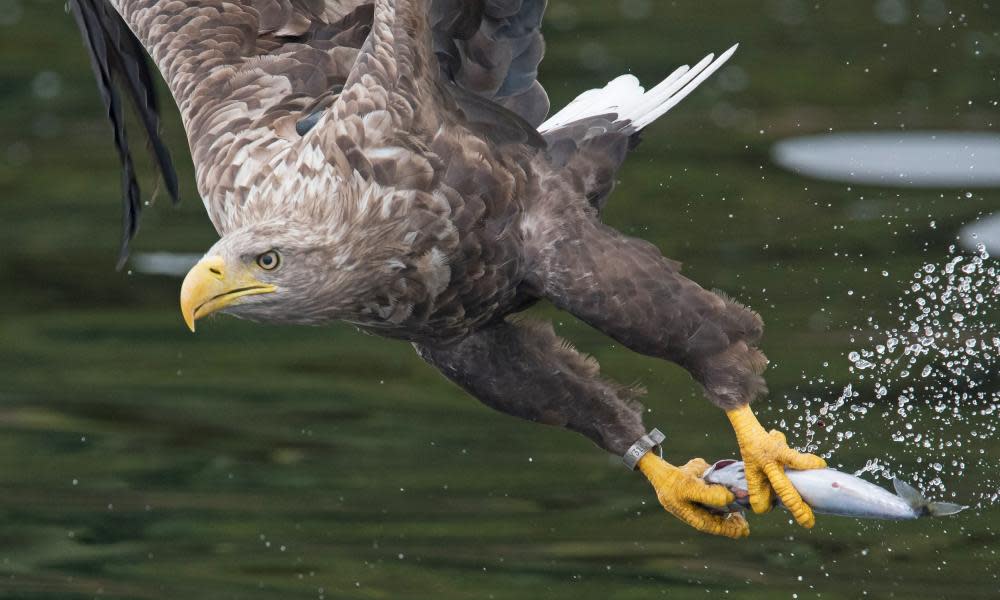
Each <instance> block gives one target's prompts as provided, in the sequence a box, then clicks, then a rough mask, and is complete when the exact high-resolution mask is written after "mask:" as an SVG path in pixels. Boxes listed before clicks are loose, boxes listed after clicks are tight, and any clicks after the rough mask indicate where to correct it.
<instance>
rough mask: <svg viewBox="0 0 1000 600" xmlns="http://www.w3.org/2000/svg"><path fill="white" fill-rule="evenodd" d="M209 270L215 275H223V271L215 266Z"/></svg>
mask: <svg viewBox="0 0 1000 600" xmlns="http://www.w3.org/2000/svg"><path fill="white" fill-rule="evenodd" d="M208 270H209V272H210V273H214V274H215V275H218V276H219V277H222V271H221V270H220V269H217V268H215V267H210V268H209V269H208Z"/></svg>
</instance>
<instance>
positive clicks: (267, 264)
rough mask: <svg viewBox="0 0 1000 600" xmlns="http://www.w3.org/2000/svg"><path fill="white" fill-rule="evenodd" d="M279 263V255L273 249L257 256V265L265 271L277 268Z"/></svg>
mask: <svg viewBox="0 0 1000 600" xmlns="http://www.w3.org/2000/svg"><path fill="white" fill-rule="evenodd" d="M279 264H281V257H280V256H278V253H277V251H275V250H268V251H267V252H265V253H263V254H261V255H260V256H258V257H257V266H258V267H260V268H261V269H264V270H265V271H273V270H275V269H277V268H278V265H279Z"/></svg>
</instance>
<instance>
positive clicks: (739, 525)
mask: <svg viewBox="0 0 1000 600" xmlns="http://www.w3.org/2000/svg"><path fill="white" fill-rule="evenodd" d="M638 466H639V470H640V471H642V474H643V475H645V476H646V479H648V480H649V483H651V484H652V485H653V489H654V490H656V498H657V499H658V500H659V501H660V504H661V505H663V508H665V509H667V511H668V512H670V513H671V514H672V515H674V516H675V517H677V518H678V519H680V520H682V521H684V522H685V523H687V524H688V525H690V526H691V527H694V528H695V529H697V530H698V531H703V532H705V533H711V534H714V535H724V536H726V537H730V538H741V537H746V536H748V535H750V527H749V526H748V525H747V522H746V519H744V518H743V515H742V514H740V513H739V512H734V513H732V514H729V515H722V514H718V513H713V512H711V511H710V510H708V509H707V508H705V507H706V506H718V507H724V506H726V505H728V504H731V503H732V502H733V501H734V498H733V493H732V492H730V491H729V490H727V489H726V488H725V487H723V486H721V485H709V484H707V483H705V481H704V480H703V479H702V478H701V475H702V473H704V472H705V471H706V470H708V466H709V465H708V463H707V462H705V461H704V460H703V459H700V458H695V459H692V460H690V461H688V462H687V464H685V465H684V466H682V467H675V466H674V465H672V464H670V463H668V462H666V461H664V460H663V459H662V458H660V457H659V456H657V455H656V454H655V453H653V452H647V453H646V455H645V456H643V457H642V458H641V459H640V460H639V465H638Z"/></svg>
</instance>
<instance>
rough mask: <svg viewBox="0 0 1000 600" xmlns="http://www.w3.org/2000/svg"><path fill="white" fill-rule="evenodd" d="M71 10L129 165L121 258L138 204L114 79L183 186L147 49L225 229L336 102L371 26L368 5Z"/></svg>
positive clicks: (87, 2) (200, 3) (76, 5)
mask: <svg viewBox="0 0 1000 600" xmlns="http://www.w3.org/2000/svg"><path fill="white" fill-rule="evenodd" d="M109 5H110V6H109ZM71 8H72V9H73V11H74V13H75V14H76V15H77V22H78V24H79V25H80V28H81V30H82V32H83V33H84V38H85V40H86V42H87V47H88V49H89V50H90V52H91V58H92V59H93V60H92V62H93V64H94V68H95V72H97V74H98V76H99V83H100V87H101V89H102V91H103V92H104V97H105V102H106V104H107V106H108V111H109V116H110V117H111V120H112V125H113V126H114V129H115V138H116V141H118V142H119V143H118V146H119V150H120V154H121V156H122V161H123V164H124V165H125V167H126V173H125V182H126V190H127V193H126V198H127V206H126V212H125V216H124V224H125V231H124V239H123V248H122V251H123V257H124V255H125V253H126V252H127V243H128V240H129V239H130V238H131V236H132V235H134V233H135V230H136V227H137V222H138V217H139V207H140V206H141V204H140V203H139V202H138V186H137V185H136V184H135V176H134V172H133V171H132V170H131V168H130V167H131V160H132V159H131V156H130V155H129V151H128V147H127V137H126V135H125V131H124V120H123V118H122V112H121V100H120V97H119V96H118V94H117V93H116V91H115V86H114V82H115V80H118V81H119V82H121V83H122V84H123V85H122V87H123V88H124V90H125V93H126V95H128V96H129V97H131V99H132V100H133V104H134V105H135V107H136V108H137V109H138V112H139V113H140V115H141V116H142V120H143V122H144V124H146V130H147V133H148V134H149V136H150V138H151V140H152V141H153V147H154V149H155V150H156V154H157V156H158V157H159V159H160V160H159V164H160V166H161V169H162V170H163V171H164V174H165V175H166V177H167V180H168V182H172V181H173V178H174V175H173V171H172V167H171V166H170V163H169V159H168V158H164V157H167V154H166V151H165V149H163V145H162V142H161V141H160V140H159V137H158V132H157V130H156V129H157V128H156V125H157V124H158V121H157V119H158V117H157V110H156V104H155V92H154V91H153V89H152V78H151V77H150V75H149V72H148V69H147V68H146V66H145V62H144V61H145V59H144V57H143V55H142V52H141V49H140V46H139V45H140V44H141V45H142V46H144V47H145V49H146V50H147V51H148V52H149V54H150V55H151V56H152V58H153V60H154V62H155V63H156V65H157V67H158V68H159V70H160V72H161V73H162V74H163V77H164V79H165V80H166V82H167V85H168V87H169V88H170V91H171V93H172V94H173V96H174V99H175V100H176V102H177V105H178V107H179V108H180V112H181V117H182V119H183V121H184V128H185V130H186V132H187V135H188V142H189V144H190V147H191V153H192V155H193V159H194V165H195V169H196V173H197V180H198V191H199V193H200V194H201V196H202V198H203V200H204V202H205V205H206V208H207V209H208V214H209V216H210V218H211V219H212V222H213V224H215V226H216V228H217V229H219V230H220V231H221V230H223V229H224V223H223V221H224V219H223V218H222V215H223V214H224V213H225V209H226V206H227V205H228V204H238V203H239V200H240V197H241V194H242V193H243V191H244V190H245V189H247V188H248V187H249V186H252V185H254V183H255V182H256V181H257V180H259V179H260V178H261V177H263V176H265V175H266V168H265V165H266V163H267V160H268V157H270V156H273V155H274V154H275V153H276V152H280V151H281V150H282V149H283V148H284V147H287V146H289V145H291V144H295V143H297V142H298V137H299V136H298V134H297V133H296V131H295V124H296V122H297V121H298V120H299V119H301V118H302V115H303V113H306V112H308V110H309V109H310V108H311V107H314V106H316V105H317V104H321V103H323V102H326V103H327V105H329V104H330V103H332V101H333V97H334V96H333V94H334V92H335V90H336V89H337V86H338V85H339V84H343V82H344V81H346V78H347V75H348V73H349V72H350V69H351V66H352V65H353V63H354V60H355V58H356V57H357V54H358V51H359V48H360V46H361V45H362V44H363V43H364V40H365V37H366V36H367V34H368V29H369V27H370V23H371V7H370V6H365V4H364V3H363V2H362V1H361V0H339V1H337V2H323V1H321V0H320V1H317V0H243V1H235V0H170V1H164V0H71ZM111 8H113V9H114V11H112V10H111ZM133 35H134V37H133ZM168 187H170V188H171V192H172V193H174V189H173V188H174V186H173V185H169V186H168Z"/></svg>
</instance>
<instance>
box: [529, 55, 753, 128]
mask: <svg viewBox="0 0 1000 600" xmlns="http://www.w3.org/2000/svg"><path fill="white" fill-rule="evenodd" d="M738 46H739V44H736V45H734V46H733V47H732V48H730V49H729V50H726V51H725V52H724V53H722V55H721V56H719V58H715V57H714V55H712V54H709V55H708V56H706V57H705V58H703V59H702V60H701V61H700V62H699V63H698V64H696V65H695V66H694V67H690V68H689V67H688V66H687V65H685V66H683V67H680V68H679V69H677V70H676V71H674V72H673V73H671V74H670V76H669V77H667V78H666V79H664V80H663V81H661V82H660V83H659V84H657V85H656V87H654V88H653V89H651V90H649V91H648V92H646V91H645V90H644V89H643V87H642V86H641V85H639V80H638V79H636V78H635V77H634V76H632V75H622V76H621V77H618V78H616V79H613V80H611V81H610V82H608V84H607V85H606V86H604V87H603V88H600V89H594V90H588V91H586V92H584V93H582V94H580V95H579V96H577V97H576V99H575V100H573V101H572V102H570V103H569V104H567V105H566V107H565V108H563V109H562V110H560V111H559V112H557V113H556V114H554V115H552V116H551V117H549V119H548V120H546V121H545V122H544V123H542V124H541V125H540V126H539V127H538V131H540V132H542V133H545V132H546V131H551V130H553V129H556V128H558V127H562V126H563V125H567V124H569V123H572V122H573V121H579V120H580V119H585V118H587V117H595V116H598V115H605V114H615V115H617V119H616V122H623V121H629V122H631V126H632V128H634V129H635V130H636V131H638V130H640V129H642V128H644V127H646V126H647V125H649V124H650V123H652V122H653V121H655V120H656V119H658V118H660V117H662V116H663V115H664V114H665V113H666V112H667V111H669V110H670V109H671V108H673V107H674V106H676V105H677V103H678V102H680V101H681V100H683V99H684V98H685V97H686V96H687V95H688V94H690V93H691V92H692V91H694V89H695V88H696V87H698V86H699V85H701V83H702V82H703V81H705V80H706V79H708V78H709V77H710V76H711V75H712V74H713V73H715V72H716V71H717V70H718V69H719V67H721V66H722V65H723V64H725V62H726V61H727V60H729V58H730V57H731V56H732V55H733V53H734V52H736V48H737V47H738ZM713 59H714V60H713Z"/></svg>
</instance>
